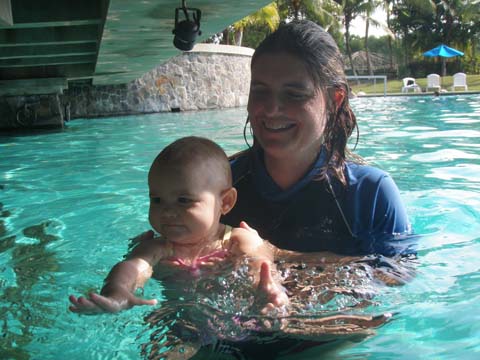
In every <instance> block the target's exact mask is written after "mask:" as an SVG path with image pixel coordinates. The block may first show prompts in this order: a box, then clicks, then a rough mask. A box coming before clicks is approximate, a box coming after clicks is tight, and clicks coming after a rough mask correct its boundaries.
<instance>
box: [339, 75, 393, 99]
mask: <svg viewBox="0 0 480 360" xmlns="http://www.w3.org/2000/svg"><path fill="white" fill-rule="evenodd" d="M357 79H373V85H374V86H375V85H377V79H382V80H383V96H387V76H386V75H358V76H353V75H352V76H347V80H357Z"/></svg>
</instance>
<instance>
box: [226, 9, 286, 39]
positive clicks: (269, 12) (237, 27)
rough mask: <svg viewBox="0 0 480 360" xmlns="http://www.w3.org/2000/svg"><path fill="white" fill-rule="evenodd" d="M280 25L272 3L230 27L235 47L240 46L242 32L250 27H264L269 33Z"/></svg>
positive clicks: (278, 16) (276, 11)
mask: <svg viewBox="0 0 480 360" xmlns="http://www.w3.org/2000/svg"><path fill="white" fill-rule="evenodd" d="M279 23H280V15H279V13H278V8H277V4H276V3H274V2H272V3H270V4H268V5H267V6H265V7H263V8H261V9H260V10H258V11H257V12H254V13H253V14H251V15H248V16H246V17H244V18H243V19H241V20H239V21H237V22H236V23H234V24H233V25H232V27H233V30H234V32H235V45H237V46H242V39H243V32H244V30H245V28H246V27H247V26H250V25H258V24H262V25H266V26H267V27H268V29H269V30H270V31H274V30H275V29H276V28H277V27H278V24H279Z"/></svg>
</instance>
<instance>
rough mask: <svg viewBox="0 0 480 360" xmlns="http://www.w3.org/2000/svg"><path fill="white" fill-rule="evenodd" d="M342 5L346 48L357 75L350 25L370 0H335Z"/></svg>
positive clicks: (353, 70)
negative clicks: (353, 59)
mask: <svg viewBox="0 0 480 360" xmlns="http://www.w3.org/2000/svg"><path fill="white" fill-rule="evenodd" d="M334 1H335V2H336V3H337V4H339V5H340V6H341V9H342V14H343V26H344V28H345V50H346V52H347V56H348V60H349V61H350V65H351V67H352V72H353V75H354V76H357V71H356V70H355V65H354V64H353V61H352V48H351V47H350V25H351V23H352V21H353V20H354V19H355V18H356V17H357V15H359V14H361V13H363V12H364V8H365V6H366V3H368V0H334Z"/></svg>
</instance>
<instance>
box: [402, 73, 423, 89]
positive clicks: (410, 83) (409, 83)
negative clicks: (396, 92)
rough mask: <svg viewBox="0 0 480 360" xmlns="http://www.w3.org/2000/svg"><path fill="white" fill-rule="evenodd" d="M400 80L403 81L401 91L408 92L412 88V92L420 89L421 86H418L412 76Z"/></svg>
mask: <svg viewBox="0 0 480 360" xmlns="http://www.w3.org/2000/svg"><path fill="white" fill-rule="evenodd" d="M402 81H403V87H402V93H408V92H409V91H410V90H413V91H414V92H421V91H422V88H421V87H420V86H418V84H417V83H416V82H415V79H414V78H412V77H406V78H403V79H402Z"/></svg>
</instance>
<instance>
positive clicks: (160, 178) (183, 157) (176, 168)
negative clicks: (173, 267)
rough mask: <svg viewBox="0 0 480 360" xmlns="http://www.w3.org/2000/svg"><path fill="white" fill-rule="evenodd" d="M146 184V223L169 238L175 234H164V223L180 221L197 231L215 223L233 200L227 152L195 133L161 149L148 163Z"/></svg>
mask: <svg viewBox="0 0 480 360" xmlns="http://www.w3.org/2000/svg"><path fill="white" fill-rule="evenodd" d="M148 185H149V189H150V223H151V224H152V226H153V227H154V228H155V229H156V230H157V231H158V232H160V233H162V235H164V236H166V237H169V238H172V237H176V235H175V234H170V235H168V234H166V232H167V230H165V229H170V228H171V226H170V227H169V226H167V225H165V224H170V225H172V224H175V225H178V224H183V225H182V226H184V225H185V226H187V227H188V228H189V229H190V230H192V231H194V232H196V233H198V232H201V231H200V230H201V229H204V228H205V229H206V228H208V227H211V226H213V225H214V224H215V223H218V221H219V219H220V216H221V215H222V214H226V213H227V212H229V211H230V210H231V208H232V207H233V206H234V204H235V202H236V195H237V193H236V190H235V189H234V188H233V187H232V173H231V170H230V164H229V161H228V158H227V155H226V154H225V152H224V151H223V150H222V148H221V147H220V146H218V145H217V144H215V143H214V142H213V141H211V140H208V139H205V138H201V137H196V136H189V137H184V138H181V139H179V140H176V141H174V142H173V143H171V144H170V145H168V146H167V147H166V148H164V149H163V150H162V152H161V153H160V154H159V155H158V156H157V157H156V158H155V160H154V161H153V163H152V166H151V167H150V172H149V174H148ZM187 223H188V224H187ZM200 225H201V226H200ZM162 229H163V231H162ZM202 231H203V230H202Z"/></svg>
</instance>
